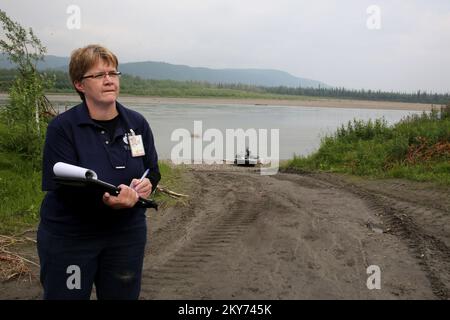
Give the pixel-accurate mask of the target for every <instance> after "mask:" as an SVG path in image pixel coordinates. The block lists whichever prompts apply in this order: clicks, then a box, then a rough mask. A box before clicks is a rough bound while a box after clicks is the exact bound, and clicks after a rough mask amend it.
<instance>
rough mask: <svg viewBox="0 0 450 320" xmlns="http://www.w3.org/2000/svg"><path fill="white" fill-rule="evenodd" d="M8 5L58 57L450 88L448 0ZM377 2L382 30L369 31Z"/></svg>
mask: <svg viewBox="0 0 450 320" xmlns="http://www.w3.org/2000/svg"><path fill="white" fill-rule="evenodd" d="M3 2H4V4H2V7H3V10H5V11H6V12H7V13H8V14H9V15H10V16H12V17H13V18H14V19H16V20H17V21H19V23H21V24H22V25H24V26H31V27H33V29H34V30H35V31H36V33H37V35H38V36H39V37H40V38H41V40H42V41H43V43H44V44H45V45H46V46H47V48H48V51H49V53H50V54H55V55H63V56H68V55H69V54H70V52H71V51H72V50H73V49H74V48H76V47H79V46H83V45H85V44H87V43H102V44H104V45H106V46H108V47H110V48H111V49H112V50H114V51H115V52H116V53H117V54H118V56H119V58H120V60H121V61H122V62H126V61H144V60H156V61H166V62H170V63H176V64H188V65H191V66H205V67H212V68H267V69H268V68H273V69H281V70H284V71H287V72H290V73H292V74H294V75H297V76H301V77H307V78H312V79H317V80H320V81H323V82H326V83H329V84H331V85H336V86H345V87H350V88H371V89H383V90H401V91H413V90H417V89H422V90H433V91H439V92H443V91H446V92H448V91H450V88H449V84H450V55H448V52H450V41H448V39H449V38H450V19H449V18H450V2H448V0H435V1H432V3H428V2H426V1H421V0H397V1H388V0H375V1H368V0H347V1H337V0H320V1H314V2H312V1H302V0H279V1H274V0H246V1H237V0H190V1H185V0H166V1H162V0H161V1H156V0H153V1H138V0H129V1H127V2H123V1H107V0H99V1H87V0H83V1H65V0H63V1H50V0H40V1H36V2H31V1H26V0H4V1H3ZM373 4H375V5H378V6H379V7H380V9H381V26H382V28H381V30H368V29H367V27H366V20H367V18H368V14H367V13H366V9H367V7H368V6H369V5H373ZM69 5H78V6H79V7H80V9H81V22H82V28H81V29H80V30H69V29H67V27H66V21H67V18H68V14H67V13H66V9H67V7H68V6H69ZM36 13H39V14H36Z"/></svg>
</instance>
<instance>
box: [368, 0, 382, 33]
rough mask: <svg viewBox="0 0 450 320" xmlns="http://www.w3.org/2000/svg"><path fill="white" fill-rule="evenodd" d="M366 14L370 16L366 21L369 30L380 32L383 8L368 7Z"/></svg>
mask: <svg viewBox="0 0 450 320" xmlns="http://www.w3.org/2000/svg"><path fill="white" fill-rule="evenodd" d="M366 13H367V14H368V15H369V17H368V18H367V21H366V26H367V29H369V30H380V29H381V8H380V6H377V5H371V6H369V7H367V9H366Z"/></svg>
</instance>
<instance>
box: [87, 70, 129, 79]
mask: <svg viewBox="0 0 450 320" xmlns="http://www.w3.org/2000/svg"><path fill="white" fill-rule="evenodd" d="M121 74H122V72H119V71H108V72H99V73H94V74H90V75H87V76H83V77H81V79H87V78H92V79H96V80H101V79H105V78H106V76H108V77H110V78H111V79H117V78H118V77H120V75H121Z"/></svg>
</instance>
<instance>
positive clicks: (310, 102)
mask: <svg viewBox="0 0 450 320" xmlns="http://www.w3.org/2000/svg"><path fill="white" fill-rule="evenodd" d="M7 97H8V95H7V94H6V93H0V100H6V99H7ZM47 97H48V98H49V100H50V101H51V102H54V103H70V105H74V104H77V103H79V102H80V98H79V97H78V95H76V94H73V95H69V94H48V95H47ZM118 100H119V101H120V102H122V103H124V104H125V105H133V104H138V105H145V104H149V105H154V104H197V105H198V104H207V105H211V104H215V105H253V106H255V105H256V106H258V105H269V106H292V107H322V108H350V109H382V110H411V111H430V110H432V108H433V106H434V107H435V108H438V107H440V105H432V104H424V103H407V102H389V101H369V100H350V99H325V98H323V99H319V98H317V99H314V98H303V99H259V98H242V99H236V98H216V97H205V98H169V97H154V96H132V95H126V94H123V95H120V96H119V99H118Z"/></svg>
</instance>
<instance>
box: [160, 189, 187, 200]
mask: <svg viewBox="0 0 450 320" xmlns="http://www.w3.org/2000/svg"><path fill="white" fill-rule="evenodd" d="M157 189H158V191H159V192H162V193H165V194H167V195H169V196H170V197H172V198H176V199H178V198H187V197H189V196H188V195H186V194H182V193H176V192H173V191H171V190H169V189H168V188H165V187H162V186H157Z"/></svg>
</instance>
